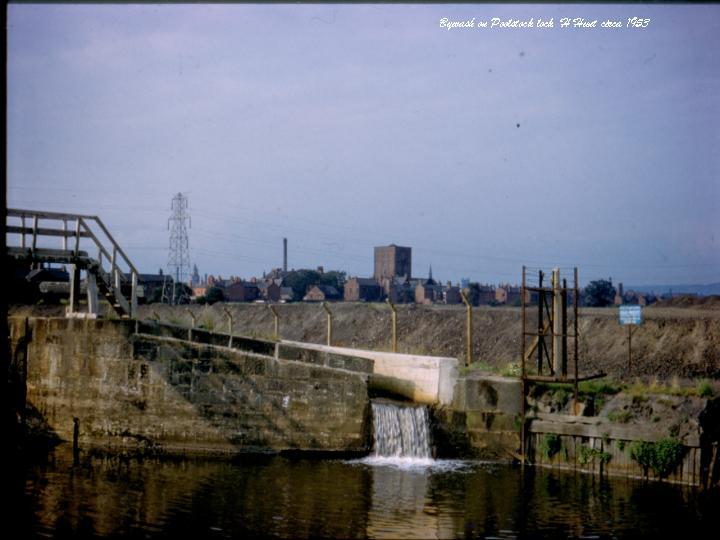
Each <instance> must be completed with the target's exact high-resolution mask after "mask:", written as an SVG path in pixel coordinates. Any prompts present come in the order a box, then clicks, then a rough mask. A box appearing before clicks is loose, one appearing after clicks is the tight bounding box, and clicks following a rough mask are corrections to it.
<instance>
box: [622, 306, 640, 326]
mask: <svg viewBox="0 0 720 540" xmlns="http://www.w3.org/2000/svg"><path fill="white" fill-rule="evenodd" d="M619 316H620V324H641V323H642V306H620V312H619Z"/></svg>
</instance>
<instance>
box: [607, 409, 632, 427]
mask: <svg viewBox="0 0 720 540" xmlns="http://www.w3.org/2000/svg"><path fill="white" fill-rule="evenodd" d="M632 417H633V414H632V413H631V412H630V411H611V412H610V413H609V414H608V420H610V421H611V422H614V423H616V424H627V423H628V422H629V421H630V420H631V419H632Z"/></svg>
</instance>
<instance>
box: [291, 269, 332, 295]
mask: <svg viewBox="0 0 720 540" xmlns="http://www.w3.org/2000/svg"><path fill="white" fill-rule="evenodd" d="M345 277H346V274H345V272H340V271H338V270H331V271H329V272H323V273H322V274H321V273H320V272H318V271H317V270H293V271H292V272H288V273H287V274H286V275H285V278H284V279H283V287H291V288H292V290H293V299H294V300H296V301H299V300H302V299H303V297H304V296H305V293H307V290H308V289H309V288H310V287H312V286H313V285H331V286H333V287H335V288H336V289H337V290H338V292H339V293H340V295H342V294H343V291H344V289H345Z"/></svg>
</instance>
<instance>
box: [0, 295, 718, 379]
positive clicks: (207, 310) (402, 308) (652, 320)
mask: <svg viewBox="0 0 720 540" xmlns="http://www.w3.org/2000/svg"><path fill="white" fill-rule="evenodd" d="M49 309H50V307H48V308H46V311H45V312H44V313H42V315H45V316H49V315H53V314H54V315H60V314H61V310H60V311H58V313H54V312H51V311H48V310H49ZM188 309H190V310H192V313H193V314H194V315H195V317H196V323H197V325H198V326H204V327H205V328H210V329H214V330H217V331H222V332H226V331H227V328H228V326H227V324H228V322H227V321H228V318H227V316H226V314H225V312H224V309H228V310H229V311H230V312H231V313H232V314H233V327H234V332H235V333H236V334H238V335H241V334H242V335H248V336H254V337H266V338H269V337H272V335H273V316H272V313H271V312H270V310H269V309H268V307H267V306H266V305H262V304H215V305H213V306H189V307H186V306H165V305H158V304H153V305H149V306H141V307H140V317H141V318H154V317H155V316H158V317H159V318H160V319H161V320H162V321H164V322H168V323H173V324H180V325H186V326H189V325H190V324H191V321H192V319H191V316H190V314H189V312H188ZM276 309H277V311H278V313H279V315H280V336H281V337H282V338H284V339H291V340H299V341H308V342H315V343H324V342H325V339H326V336H327V327H326V320H327V319H326V314H325V311H324V310H323V308H322V306H321V305H319V304H286V305H279V306H276ZM331 310H332V312H333V344H334V345H341V346H348V347H358V348H369V349H378V350H390V349H391V316H390V308H389V307H388V306H386V305H384V304H352V303H338V304H332V305H331ZM397 310H398V352H406V353H415V354H433V355H441V356H450V357H456V358H459V359H461V361H464V354H465V308H464V307H463V306H440V305H437V306H409V305H398V306H397ZM33 311H34V308H23V307H19V308H13V309H12V310H11V313H15V314H30V313H32V312H33ZM529 311H531V310H529ZM37 314H38V315H41V313H37ZM643 314H644V321H643V324H642V325H641V326H639V327H634V328H633V334H632V360H633V367H632V370H631V371H628V332H627V327H622V326H620V325H619V324H618V321H617V309H616V308H586V309H583V310H581V311H580V318H579V329H580V342H579V352H580V354H579V357H580V362H579V369H580V373H581V374H582V373H585V374H588V373H591V372H597V371H600V370H602V371H605V372H606V373H608V374H609V375H611V376H613V377H615V378H618V379H624V380H630V379H633V378H635V377H646V378H652V377H658V378H660V379H669V378H671V377H673V376H677V377H681V378H688V379H689V378H698V377H711V378H720V308H717V307H715V308H713V307H711V306H708V305H703V306H702V307H700V308H698V307H685V308H682V307H662V306H658V307H655V306H652V307H648V308H645V309H644V310H643ZM536 326H537V322H536V320H535V319H533V317H532V316H528V319H527V327H528V329H530V328H532V327H536ZM521 332H522V320H521V313H520V309H519V308H506V307H495V308H493V307H479V308H475V309H473V359H474V360H475V361H479V362H481V363H483V364H486V365H489V366H493V367H497V368H499V369H502V368H505V367H506V366H507V365H508V364H513V363H515V364H517V363H518V362H519V359H520V354H521V342H520V339H521ZM527 342H529V338H528V341H527ZM571 351H572V348H571ZM570 358H572V354H570Z"/></svg>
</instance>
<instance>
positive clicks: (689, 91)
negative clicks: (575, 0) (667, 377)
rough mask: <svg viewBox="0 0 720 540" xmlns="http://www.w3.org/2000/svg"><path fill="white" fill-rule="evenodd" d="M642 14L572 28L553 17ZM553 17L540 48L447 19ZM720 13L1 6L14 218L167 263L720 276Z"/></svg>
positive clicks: (484, 278) (504, 32) (480, 277)
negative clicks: (53, 217) (402, 261)
mask: <svg viewBox="0 0 720 540" xmlns="http://www.w3.org/2000/svg"><path fill="white" fill-rule="evenodd" d="M633 16H638V17H641V18H650V24H649V26H648V27H647V28H624V27H623V28H620V29H602V28H594V29H592V28H591V29H573V28H560V27H559V26H560V19H561V18H562V17H571V18H572V17H585V18H587V19H589V20H592V19H599V20H598V25H599V24H600V23H601V22H602V21H604V20H606V19H611V20H618V21H622V22H623V24H625V23H626V22H627V19H628V17H633ZM443 17H447V18H449V19H451V20H468V19H472V18H473V17H475V19H476V23H477V21H479V20H481V19H483V20H490V19H491V18H492V17H499V18H501V19H507V18H517V19H522V20H528V19H530V18H534V19H535V20H536V21H537V19H538V18H542V19H550V18H553V20H554V26H555V27H554V28H548V29H538V28H533V29H497V28H496V29H489V28H488V29H478V28H472V29H453V30H447V29H444V28H441V26H440V20H441V19H442V18H443ZM718 51H720V6H719V5H709V6H697V5H693V6H673V5H661V6H657V5H656V6H648V5H639V4H636V5H608V6H591V5H572V6H571V5H565V6H553V5H511V6H489V5H460V6H449V5H434V6H433V5H430V6H428V5H419V6H407V5H385V4H382V5H360V6H350V5H336V6H332V5H300V6H298V5H272V6H254V5H215V6H207V5H159V6H136V5H105V6H90V5H63V6H53V5H34V6H33V5H10V6H9V7H8V61H7V74H8V76H7V78H8V82H7V89H8V97H7V100H8V105H7V107H8V116H7V117H8V126H7V129H8V143H7V157H8V164H7V170H8V174H7V178H8V182H7V184H8V188H7V189H8V205H9V206H10V207H20V208H31V209H45V210H58V211H67V212H79V213H91V214H97V215H99V216H100V217H101V218H102V219H103V221H104V222H105V223H106V224H107V225H108V227H109V229H110V230H111V231H112V232H113V233H114V234H115V236H116V238H117V239H118V240H119V242H120V243H121V245H122V246H123V247H125V248H126V251H127V252H128V254H129V255H130V257H131V258H132V259H133V261H134V262H135V264H136V266H137V267H139V269H140V271H141V272H156V271H157V270H158V268H160V267H166V264H167V258H168V243H169V233H168V230H167V220H168V218H169V217H170V202H171V199H172V197H173V195H174V194H175V193H177V192H184V193H187V196H188V198H189V203H190V215H191V217H192V227H191V229H190V231H189V234H190V253H191V261H192V263H195V264H197V266H198V267H199V269H200V272H201V274H204V273H211V274H215V275H218V274H221V275H223V276H226V277H227V276H229V275H231V274H234V275H238V276H242V277H243V278H248V277H250V276H253V275H260V274H261V273H262V272H263V270H265V271H267V270H270V269H271V268H273V267H278V266H281V264H282V238H283V237H287V238H288V240H289V266H290V267H294V268H300V267H313V268H314V267H316V266H319V265H323V266H324V267H325V268H326V269H340V270H345V271H347V272H348V273H349V274H350V275H360V276H370V275H372V269H373V259H372V258H373V246H377V245H386V244H390V243H396V244H400V245H407V246H411V247H412V248H413V274H415V275H416V276H418V277H424V276H426V275H427V271H428V267H429V265H432V268H433V274H434V277H436V278H439V279H441V280H443V281H447V280H452V281H458V280H459V279H460V278H461V277H469V278H471V279H472V280H476V281H480V282H488V283H497V282H500V281H511V282H518V281H519V280H520V275H521V266H522V265H523V264H527V265H530V266H540V265H542V266H548V267H550V266H554V265H560V266H563V267H570V266H573V265H577V266H578V267H579V271H580V276H581V280H582V281H583V282H586V281H587V280H590V279H596V278H600V277H605V278H606V277H610V276H612V278H613V281H623V282H625V283H631V284H632V283H634V284H650V285H653V284H664V283H708V282H713V281H715V282H716V281H720V272H719V271H718V269H719V268H720V99H719V98H718V96H720V60H719V59H718Z"/></svg>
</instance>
